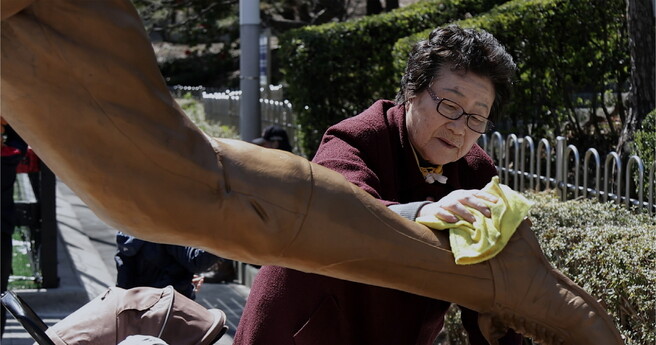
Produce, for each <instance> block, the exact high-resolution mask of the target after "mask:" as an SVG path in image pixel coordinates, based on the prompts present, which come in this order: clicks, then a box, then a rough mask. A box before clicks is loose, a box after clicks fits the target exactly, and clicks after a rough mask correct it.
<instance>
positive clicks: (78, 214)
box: [2, 181, 250, 345]
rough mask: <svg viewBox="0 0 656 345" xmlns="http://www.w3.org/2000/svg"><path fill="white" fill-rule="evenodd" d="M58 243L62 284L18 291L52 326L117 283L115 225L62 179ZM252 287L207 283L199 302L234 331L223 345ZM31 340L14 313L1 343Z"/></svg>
mask: <svg viewBox="0 0 656 345" xmlns="http://www.w3.org/2000/svg"><path fill="white" fill-rule="evenodd" d="M57 222H58V226H59V238H58V239H59V243H58V251H57V254H58V257H57V269H58V276H59V278H60V286H59V287H58V288H54V289H40V290H19V291H17V292H18V294H19V295H20V296H22V297H23V298H24V299H25V300H26V301H27V303H28V304H29V305H30V306H31V307H32V308H33V309H34V310H35V312H36V313H37V314H38V315H39V316H40V317H41V318H43V319H44V321H45V322H46V324H48V325H53V324H55V323H56V322H58V321H59V320H61V319H63V318H64V317H66V316H67V315H69V314H70V313H72V312H74V311H75V310H77V309H78V308H80V307H81V306H83V305H84V304H86V303H87V302H88V301H89V299H91V298H94V297H96V296H97V295H99V294H100V293H102V292H103V291H105V289H106V288H107V287H108V286H113V285H115V282H116V280H115V277H116V267H115V265H114V261H113V256H114V250H115V244H114V236H115V234H116V229H114V228H112V227H110V226H108V225H107V224H105V223H104V222H103V221H101V220H100V219H98V218H97V217H96V216H95V214H94V213H93V212H91V210H89V208H88V207H87V206H86V204H85V203H84V202H83V201H82V200H80V199H79V198H78V197H77V195H75V193H73V192H72V191H71V190H70V189H69V188H68V187H67V186H66V185H65V184H63V183H62V182H60V181H58V182H57ZM249 292H250V289H249V288H248V287H247V286H245V285H241V284H236V283H234V284H233V283H231V284H207V283H206V284H204V285H203V286H202V288H201V291H200V292H199V293H198V295H197V298H196V301H197V302H198V303H200V304H202V305H204V306H205V307H207V308H219V309H221V310H223V311H224V312H225V313H226V315H227V316H228V326H229V328H230V329H229V330H228V333H227V334H226V335H224V336H223V338H222V339H221V341H220V342H219V344H220V345H229V344H232V339H233V336H234V332H235V330H236V329H237V324H238V323H239V319H240V317H241V314H242V311H243V307H244V304H245V302H246V298H247V297H248V293H249ZM33 342H34V341H33V340H32V338H31V337H30V336H29V334H28V333H27V332H26V331H25V330H24V329H23V327H22V326H21V325H20V324H19V323H18V322H17V321H16V320H14V319H13V318H12V317H11V316H9V317H8V320H7V327H6V329H5V334H4V335H3V337H2V345H31V344H33Z"/></svg>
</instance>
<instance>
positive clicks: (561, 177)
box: [556, 136, 567, 201]
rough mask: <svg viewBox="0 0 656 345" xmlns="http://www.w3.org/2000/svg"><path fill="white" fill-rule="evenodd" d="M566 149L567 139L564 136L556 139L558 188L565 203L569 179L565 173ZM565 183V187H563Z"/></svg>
mask: <svg viewBox="0 0 656 345" xmlns="http://www.w3.org/2000/svg"><path fill="white" fill-rule="evenodd" d="M565 147H567V138H565V137H562V136H557V137H556V188H557V190H558V191H559V192H560V199H561V201H565V196H566V195H567V179H566V172H565V171H564V169H563V168H564V160H565V159H567V157H565ZM563 183H564V185H563Z"/></svg>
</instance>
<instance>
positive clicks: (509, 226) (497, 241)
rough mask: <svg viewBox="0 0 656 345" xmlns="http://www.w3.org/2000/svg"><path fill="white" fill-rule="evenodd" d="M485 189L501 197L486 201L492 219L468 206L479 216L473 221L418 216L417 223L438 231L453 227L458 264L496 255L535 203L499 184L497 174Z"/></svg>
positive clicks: (454, 248) (452, 234) (450, 239)
mask: <svg viewBox="0 0 656 345" xmlns="http://www.w3.org/2000/svg"><path fill="white" fill-rule="evenodd" d="M482 190H483V191H485V192H488V193H490V194H492V195H495V196H496V197H498V198H499V200H498V201H497V202H496V203H492V202H489V201H486V200H483V202H485V203H486V204H487V205H488V206H489V208H490V211H491V213H492V217H491V218H487V217H485V216H484V215H483V214H482V213H481V212H479V211H477V210H475V209H473V208H471V207H467V208H468V209H469V211H470V212H471V213H472V214H473V215H474V217H475V218H476V221H475V222H474V223H473V224H472V223H470V222H468V221H466V220H462V219H461V220H459V221H458V222H456V223H447V222H445V221H442V220H440V219H438V218H437V217H435V216H423V217H419V218H417V219H416V222H417V223H419V224H423V225H426V226H428V227H430V228H432V229H435V230H447V229H449V230H451V231H450V232H449V242H450V243H451V251H453V255H454V256H455V259H456V264H458V265H470V264H476V263H479V262H483V261H485V260H488V259H491V258H493V257H494V256H495V255H497V254H498V253H499V252H500V251H501V250H502V249H503V247H505V245H506V243H508V240H509V239H510V237H512V235H513V234H514V233H515V229H517V227H518V226H519V224H520V223H521V222H522V220H523V219H524V217H526V215H527V214H528V210H529V209H530V208H531V206H533V202H531V201H529V200H528V199H526V198H525V197H524V196H523V195H521V194H519V193H517V192H515V191H513V190H512V189H510V187H508V186H506V185H503V184H500V183H499V177H498V176H495V177H493V178H492V181H490V183H488V184H487V185H486V186H485V187H484V188H483V189H482Z"/></svg>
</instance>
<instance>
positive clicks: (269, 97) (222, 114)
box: [200, 86, 301, 153]
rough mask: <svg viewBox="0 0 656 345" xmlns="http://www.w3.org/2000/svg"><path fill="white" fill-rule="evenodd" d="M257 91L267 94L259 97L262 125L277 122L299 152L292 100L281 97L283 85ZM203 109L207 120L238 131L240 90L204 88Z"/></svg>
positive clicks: (202, 96) (295, 150)
mask: <svg viewBox="0 0 656 345" xmlns="http://www.w3.org/2000/svg"><path fill="white" fill-rule="evenodd" d="M260 92H261V93H262V95H263V96H264V97H266V98H260V111H261V121H262V123H261V126H262V129H264V128H265V127H267V126H269V125H278V126H280V127H282V128H284V129H285V130H286V131H287V134H288V135H289V142H290V144H291V145H292V147H293V149H294V152H296V153H300V152H301V151H300V148H299V146H298V142H297V140H296V138H297V130H298V127H297V126H296V124H295V121H294V116H293V112H292V104H291V103H289V101H287V100H284V99H282V89H281V88H280V87H276V86H271V87H269V89H268V90H264V89H261V90H260ZM200 98H201V100H202V102H203V108H204V110H205V117H206V118H207V119H208V120H210V121H217V122H219V123H221V124H222V125H227V126H230V127H234V128H235V129H236V130H237V131H239V107H240V104H241V91H230V90H227V91H222V92H205V91H203V92H202V93H201V95H200Z"/></svg>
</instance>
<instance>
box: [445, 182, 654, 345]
mask: <svg viewBox="0 0 656 345" xmlns="http://www.w3.org/2000/svg"><path fill="white" fill-rule="evenodd" d="M525 195H526V196H527V197H528V198H529V199H531V200H533V201H535V202H536V204H535V206H533V208H532V209H531V211H530V217H531V220H532V221H533V230H534V231H535V232H536V234H537V236H538V240H539V241H540V244H541V246H542V249H543V251H544V252H545V254H546V256H547V258H548V259H549V261H550V262H551V263H552V264H553V265H554V266H555V267H557V268H558V269H559V270H560V271H561V272H563V273H564V274H565V275H567V276H568V277H569V278H571V279H572V280H574V281H575V282H576V283H577V284H579V285H580V286H581V287H583V288H584V289H585V290H586V291H588V292H589V293H590V294H592V295H593V296H595V297H597V298H598V299H600V300H601V303H602V305H604V306H605V308H606V309H607V310H608V312H609V313H610V314H611V315H612V317H613V319H614V320H615V322H616V324H617V325H618V327H619V329H620V332H621V333H622V335H623V336H624V338H625V339H626V341H625V343H626V344H627V345H653V344H654V343H656V319H655V318H656V289H655V287H656V246H654V244H655V243H656V218H653V217H649V216H648V215H646V214H636V213H634V212H632V211H630V210H627V209H626V208H624V207H620V206H618V205H617V204H613V203H598V202H594V201H591V200H587V199H585V200H573V201H567V202H561V201H559V199H558V197H557V196H556V194H555V193H548V192H542V193H526V194H525ZM457 315H458V312H457V309H456V310H451V311H450V312H449V315H448V316H447V320H446V325H445V327H446V330H447V331H446V337H447V338H448V344H450V345H465V344H467V340H466V333H464V329H463V328H462V325H461V324H460V321H459V318H458V317H457Z"/></svg>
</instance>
